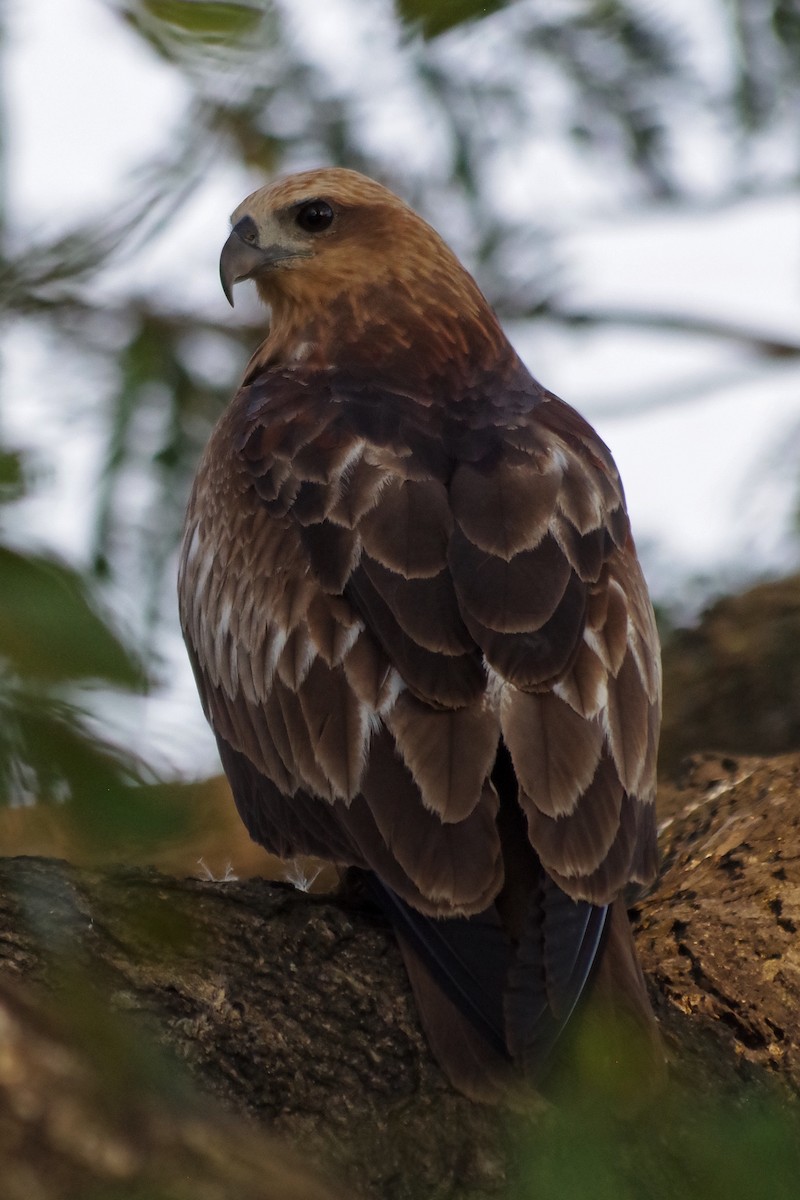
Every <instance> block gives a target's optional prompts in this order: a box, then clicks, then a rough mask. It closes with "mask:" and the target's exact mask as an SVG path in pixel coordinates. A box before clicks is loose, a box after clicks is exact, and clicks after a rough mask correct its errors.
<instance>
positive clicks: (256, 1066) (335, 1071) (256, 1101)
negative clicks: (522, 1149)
mask: <svg viewBox="0 0 800 1200" xmlns="http://www.w3.org/2000/svg"><path fill="white" fill-rule="evenodd" d="M798 785H800V758H799V757H797V756H792V757H787V758H783V759H775V760H756V759H740V760H737V761H734V760H731V759H719V758H696V759H694V760H692V762H691V764H690V765H689V766H688V767H687V769H686V771H685V773H684V777H683V779H682V781H681V783H680V785H679V786H676V787H675V788H672V789H664V793H663V798H662V808H661V812H662V818H663V820H664V822H665V827H664V830H663V833H662V848H663V854H664V866H663V871H662V874H661V878H660V880H659V883H658V886H657V888H656V889H655V890H654V892H653V893H652V895H650V896H649V897H647V898H646V899H645V900H643V901H642V902H641V903H640V905H639V907H638V910H637V914H638V917H637V919H638V925H639V932H638V945H639V948H640V952H641V955H642V959H643V963H644V967H645V971H646V973H647V975H648V978H649V980H650V982H651V984H652V990H653V996H654V1001H655V1004H656V1007H657V1011H658V1014H659V1016H660V1018H661V1020H662V1024H663V1028H664V1031H665V1036H666V1039H667V1043H668V1045H669V1049H670V1053H671V1056H672V1059H673V1064H674V1065H673V1073H674V1076H675V1077H676V1078H677V1079H678V1080H679V1081H681V1082H682V1083H683V1084H684V1085H686V1086H687V1087H689V1088H691V1089H692V1092H693V1094H698V1093H699V1092H703V1091H709V1092H710V1091H719V1089H720V1088H722V1089H724V1090H725V1091H729V1092H731V1091H732V1092H737V1091H739V1090H741V1089H748V1088H761V1087H762V1086H763V1085H764V1083H765V1082H767V1083H769V1081H770V1080H774V1081H775V1082H776V1084H777V1085H778V1086H779V1087H781V1088H783V1087H785V1089H786V1095H787V1099H788V1098H789V1097H791V1096H792V1095H793V1094H794V1093H795V1092H796V1091H797V1089H798V1087H800V1028H798V1021H797V1013H798V1010H799V1009H800V1004H799V1002H800V948H798V938H797V933H796V930H797V926H798V924H800V799H799V798H798ZM9 988H10V991H9V990H8V989H9ZM20 989H21V992H20ZM23 996H24V997H25V998H24V999H23V998H22V997H23ZM32 1001H33V1002H35V1006H36V1008H37V1009H40V1008H42V1007H44V1008H46V1009H48V1010H49V1011H51V1012H52V1011H55V1012H61V1013H62V1014H63V1015H62V1019H61V1020H60V1021H59V1022H57V1024H56V1026H53V1025H52V1024H51V1023H50V1018H47V1019H46V1020H44V1019H42V1018H40V1017H39V1016H38V1015H37V1014H36V1013H35V1012H34V1009H33V1008H32V1007H31V1002H32ZM131 1026H133V1027H134V1028H135V1029H137V1030H141V1029H142V1028H144V1029H145V1030H146V1031H147V1036H144V1035H143V1034H138V1033H137V1035H136V1037H135V1041H133V1042H131V1040H130V1038H131V1034H130V1028H131ZM151 1035H154V1040H155V1041H156V1042H158V1043H160V1045H161V1046H162V1048H166V1050H167V1053H168V1054H169V1055H170V1056H172V1058H171V1059H169V1058H168V1059H167V1067H166V1069H165V1065H164V1060H163V1057H158V1056H154V1055H153V1053H152V1052H151V1051H150V1050H149V1049H148V1046H149V1039H150V1037H151ZM134 1046H135V1047H136V1049H135V1052H133V1049H132V1047H134ZM67 1047H69V1048H67ZM176 1059H177V1060H181V1062H182V1064H183V1066H180V1065H178V1064H177V1063H175V1060H176ZM170 1062H172V1063H173V1065H169V1064H170ZM31 1064H32V1065H31ZM184 1073H185V1075H186V1076H187V1078H191V1079H193V1081H194V1084H195V1085H199V1090H200V1091H202V1092H204V1093H206V1094H209V1095H210V1096H212V1097H214V1098H215V1099H214V1100H213V1101H206V1100H203V1101H198V1100H197V1098H196V1096H195V1098H191V1097H190V1096H188V1090H187V1088H186V1086H185V1084H184V1083H183V1082H180V1084H178V1083H176V1079H179V1078H180V1077H182V1076H183V1074H184ZM21 1079H24V1080H25V1088H27V1091H25V1090H22V1091H21V1090H20V1087H21V1085H20V1080H21ZM112 1080H113V1083H112V1082H111V1081H112ZM98 1081H99V1082H98ZM20 1097H22V1099H21V1098H20ZM26 1097H27V1099H26ZM220 1102H221V1104H222V1105H223V1106H224V1107H225V1108H226V1109H227V1110H228V1116H226V1117H225V1118H224V1120H222V1121H221V1119H220V1117H219V1116H218V1115H214V1110H213V1109H212V1110H211V1111H209V1110H208V1109H207V1104H219V1103H220ZM64 1113H66V1114H67V1115H66V1116H64ZM67 1118H69V1121H71V1122H72V1124H69V1121H68V1120H67ZM65 1122H66V1124H65ZM204 1123H205V1124H204ZM526 1125H527V1128H528V1131H529V1136H530V1137H531V1138H533V1139H535V1138H536V1120H535V1117H532V1118H531V1119H529V1120H526ZM256 1127H259V1130H260V1131H259V1132H257V1131H256ZM65 1128H67V1129H68V1131H69V1132H68V1135H65V1134H64V1132H63V1130H64V1129H65ZM84 1129H85V1130H86V1132H85V1134H81V1132H80V1131H81V1130H84ZM504 1129H505V1122H504V1119H503V1117H502V1115H501V1114H498V1113H497V1112H496V1111H494V1110H490V1109H486V1108H482V1107H480V1106H477V1105H474V1104H472V1103H470V1102H469V1101H467V1100H465V1099H463V1098H462V1097H460V1096H458V1095H456V1094H454V1093H453V1092H452V1090H451V1089H450V1088H449V1086H448V1084H447V1082H446V1081H445V1079H444V1078H443V1077H442V1075H441V1073H440V1072H439V1070H438V1068H437V1067H436V1064H435V1063H434V1062H433V1061H432V1060H431V1057H430V1055H429V1053H428V1050H427V1048H426V1045H425V1042H424V1039H423V1037H422V1034H421V1032H420V1030H419V1027H418V1025H417V1021H416V1017H415V1013H414V1008H413V1004H412V1002H411V998H410V995H409V992H408V988H407V984H406V980H405V975H404V971H403V968H402V964H401V961H400V957H399V954H398V952H397V949H396V947H395V945H394V942H393V939H392V937H391V935H390V934H389V933H388V931H387V930H386V929H385V928H384V927H383V925H382V923H381V922H380V920H379V919H378V918H377V917H375V916H373V915H372V914H370V912H369V911H366V910H364V909H361V908H360V907H358V906H355V905H353V904H346V903H344V902H342V901H337V900H335V899H331V898H325V897H311V896H307V895H305V894H303V893H300V892H296V891H293V890H291V889H290V888H288V887H286V886H281V885H276V884H270V883H266V882H263V881H259V880H251V881H248V882H245V883H225V884H222V883H201V882H198V881H195V880H177V879H172V878H169V877H166V876H163V875H160V874H158V873H156V872H154V871H147V870H136V871H125V870H120V871H105V872H94V871H87V870H77V869H74V868H71V867H68V866H67V865H66V864H64V863H61V862H58V861H55V860H47V859H34V858H16V859H0V1157H2V1158H3V1161H4V1163H5V1162H11V1163H12V1165H13V1164H14V1163H16V1165H17V1168H18V1169H19V1170H20V1171H22V1172H23V1174H24V1172H27V1174H24V1180H23V1182H24V1185H25V1187H23V1188H22V1189H21V1190H20V1188H18V1190H17V1192H10V1191H9V1192H8V1195H9V1196H11V1197H13V1200H17V1196H18V1195H19V1196H23V1195H24V1196H26V1197H27V1196H30V1197H34V1198H35V1197H41V1198H42V1200H51V1197H52V1198H53V1200H56V1198H59V1200H60V1198H61V1197H65V1196H77V1195H80V1196H82V1197H83V1196H84V1195H87V1196H89V1195H94V1194H95V1193H93V1192H92V1191H91V1190H90V1187H89V1184H91V1186H92V1187H95V1189H98V1188H99V1189H100V1190H96V1194H97V1195H98V1196H101V1195H102V1196H104V1197H107V1196H114V1197H117V1196H123V1195H124V1196H126V1197H127V1196H129V1195H130V1196H131V1197H133V1196H141V1197H144V1196H146V1197H148V1200H151V1198H154V1197H158V1196H160V1195H162V1193H161V1192H159V1191H157V1190H154V1185H153V1183H152V1180H154V1179H157V1180H160V1185H159V1186H163V1187H164V1188H165V1189H166V1190H164V1191H163V1195H164V1196H173V1195H175V1196H179V1197H182V1196H183V1195H184V1192H181V1191H177V1190H175V1188H174V1187H173V1184H172V1182H171V1181H173V1180H174V1179H175V1180H181V1181H183V1182H182V1184H181V1186H185V1187H186V1189H187V1190H186V1193H185V1194H186V1195H192V1196H196V1197H201V1198H202V1197H206V1196H208V1197H209V1200H217V1197H227V1196H228V1195H237V1196H238V1197H244V1198H249V1197H250V1196H265V1197H266V1196H272V1195H276V1196H277V1195H281V1196H285V1197H293V1196H295V1195H297V1196H301V1195H304V1196H308V1197H309V1198H311V1197H313V1196H317V1195H319V1196H323V1195H325V1194H326V1193H325V1191H324V1190H322V1188H323V1185H321V1184H320V1185H317V1184H312V1183H308V1182H306V1181H305V1180H304V1177H300V1181H299V1182H297V1180H295V1182H294V1183H289V1182H286V1181H287V1180H291V1179H295V1176H293V1175H292V1174H291V1172H292V1170H293V1168H292V1167H291V1166H290V1167H284V1165H283V1162H282V1159H281V1158H280V1157H279V1156H277V1155H276V1154H275V1152H274V1151H273V1150H272V1148H271V1147H269V1146H267V1147H265V1146H264V1144H263V1142H262V1140H261V1139H262V1138H263V1136H264V1133H263V1131H266V1132H268V1133H269V1135H270V1136H271V1137H274V1138H277V1139H279V1140H280V1141H281V1142H282V1143H284V1144H286V1145H288V1146H290V1147H293V1148H294V1150H295V1152H296V1151H297V1150H298V1149H299V1151H300V1152H301V1154H302V1158H303V1160H304V1162H305V1163H306V1164H313V1166H314V1167H315V1169H316V1171H317V1172H318V1174H319V1176H320V1177H321V1178H322V1179H325V1180H330V1179H333V1180H336V1181H338V1182H337V1183H335V1184H328V1183H326V1184H325V1185H324V1186H325V1187H329V1186H331V1187H332V1186H338V1187H339V1188H340V1189H341V1191H342V1193H343V1194H345V1195H348V1194H350V1195H352V1194H354V1191H355V1190H357V1191H358V1192H360V1193H362V1194H364V1195H366V1196H370V1197H391V1198H393V1200H394V1198H397V1200H399V1198H402V1197H412V1196H425V1197H449V1196H456V1195H458V1196H459V1197H464V1196H472V1197H479V1196H487V1197H488V1196H491V1195H497V1194H501V1193H502V1192H503V1191H504V1189H505V1187H506V1169H507V1168H506V1161H507V1138H506V1134H505V1132H504ZM187 1130H188V1132H187ZM204 1131H205V1132H204ZM212 1134H213V1136H212ZM126 1138H127V1139H128V1140H127V1142H126V1140H125V1139H126ZM224 1145H227V1146H228V1147H230V1148H231V1149H230V1150H229V1151H226V1152H223V1150H222V1149H221V1147H223V1146H224ZM81 1146H84V1147H87V1146H88V1147H89V1150H87V1151H86V1152H84V1151H82V1150H80V1149H79V1148H80V1147H81ZM226 1163H227V1166H228V1168H229V1169H228V1170H227V1173H226V1170H225V1166H226ZM230 1163H235V1164H236V1167H235V1172H234V1170H233V1168H232V1167H230ZM104 1164H105V1165H104ZM109 1164H111V1165H110V1166H109ZM273 1167H274V1168H275V1170H276V1171H278V1172H279V1175H278V1177H277V1183H275V1184H274V1186H273V1183H272V1182H271V1180H270V1177H269V1170H270V1169H272V1168H273ZM148 1171H149V1172H151V1175H152V1179H151V1176H149V1175H146V1172H148ZM284 1171H288V1172H289V1174H288V1175H284V1174H280V1172H284ZM81 1172H84V1173H85V1182H86V1186H85V1187H82V1186H81V1185H80V1179H81ZM104 1172H105V1174H104ZM192 1172H194V1175H192ZM237 1172H238V1174H236V1173H237ZM234 1176H235V1177H234ZM9 1177H10V1176H9ZM20 1178H23V1176H20ZM148 1179H151V1182H150V1183H148V1182H147V1180H148ZM76 1180H77V1181H78V1183H76V1182H75V1181H76ZM193 1180H194V1182H192V1181H193ZM187 1181H188V1182H187ZM34 1184H36V1187H34ZM101 1184H102V1187H101ZM112 1185H113V1188H116V1190H113V1189H112V1190H109V1189H111V1188H112ZM175 1186H177V1185H175ZM317 1186H319V1189H320V1190H318V1191H315V1190H313V1189H314V1188H315V1187H317ZM170 1187H173V1190H169V1188H170ZM226 1187H227V1188H228V1189H229V1190H225V1188H226ZM291 1187H295V1191H292V1190H291ZM25 1188H27V1190H25ZM37 1188H38V1190H37ZM103 1188H104V1189H105V1190H103ZM136 1188H139V1189H140V1190H135V1189H136ZM215 1188H216V1190H214V1189H215ZM270 1188H272V1190H270ZM70 1189H71V1190H70ZM125 1189H128V1190H125ZM248 1189H249V1190H248ZM259 1189H260V1190H259Z"/></svg>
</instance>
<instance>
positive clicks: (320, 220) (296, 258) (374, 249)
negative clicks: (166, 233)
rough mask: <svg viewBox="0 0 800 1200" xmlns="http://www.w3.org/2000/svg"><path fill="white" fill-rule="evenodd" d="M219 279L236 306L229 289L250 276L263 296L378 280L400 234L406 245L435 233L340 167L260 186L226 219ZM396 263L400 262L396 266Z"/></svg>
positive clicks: (396, 201) (389, 196)
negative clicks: (228, 227)
mask: <svg viewBox="0 0 800 1200" xmlns="http://www.w3.org/2000/svg"><path fill="white" fill-rule="evenodd" d="M231 225H232V226H233V228H232V231H231V234H230V237H229V238H228V240H227V242H226V243H225V245H224V247H223V249H222V255H221V258H220V278H221V280H222V287H223V290H224V292H225V295H226V296H227V298H228V301H229V302H230V303H231V304H233V285H234V284H235V283H238V281H239V280H241V279H253V280H254V281H255V282H256V284H257V286H258V289H259V292H260V293H261V294H262V296H263V298H264V299H265V300H266V301H267V302H268V303H272V302H274V301H275V299H276V298H278V297H280V296H291V295H293V294H296V295H297V296H298V298H300V297H301V296H302V295H303V293H304V292H305V291H306V289H307V288H308V287H309V286H311V287H313V288H314V289H316V290H317V291H319V290H320V289H324V290H328V289H329V288H330V287H331V286H335V287H337V288H339V287H342V286H348V285H350V286H352V284H353V283H354V282H356V281H359V282H364V281H366V280H369V279H370V278H371V279H374V280H375V281H378V280H381V279H382V278H383V277H384V276H385V273H386V267H387V263H388V261H389V259H390V258H391V257H392V255H393V252H394V250H395V249H396V243H397V238H398V235H399V236H400V237H401V238H402V237H403V236H405V240H406V242H407V244H408V246H409V247H410V246H411V245H412V243H415V242H418V241H419V240H420V236H421V235H424V234H427V236H428V237H429V238H430V239H431V240H433V241H435V242H440V239H439V238H438V236H437V235H436V234H435V233H434V231H433V230H432V229H431V228H430V227H429V226H427V225H426V224H425V222H424V221H422V220H421V218H419V217H417V216H416V214H415V213H413V212H412V210H411V209H410V208H409V207H408V205H406V204H404V203H403V201H402V200H400V199H399V198H398V197H397V196H395V195H393V194H392V192H390V191H389V190H388V189H387V188H384V187H381V185H380V184H378V183H375V182H374V181H373V180H372V179H368V178H367V177H366V176H365V175H359V174H358V173H357V172H356V171H345V170H342V169H339V168H330V169H328V170H319V171H304V172H302V173H301V174H299V175H291V176H289V177H288V178H286V179H280V180H278V181H277V182H276V183H273V184H270V185H269V186H267V187H263V188H259V190H258V191H257V192H253V194H252V195H250V196H248V197H247V199H246V200H243V201H242V203H241V204H240V205H239V207H238V208H237V209H236V211H235V212H234V213H233V215H232V217H231ZM396 265H397V264H396Z"/></svg>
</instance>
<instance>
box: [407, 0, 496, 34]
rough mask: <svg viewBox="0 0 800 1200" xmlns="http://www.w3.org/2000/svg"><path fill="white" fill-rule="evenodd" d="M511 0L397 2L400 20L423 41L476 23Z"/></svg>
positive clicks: (412, 0)
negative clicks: (470, 22)
mask: <svg viewBox="0 0 800 1200" xmlns="http://www.w3.org/2000/svg"><path fill="white" fill-rule="evenodd" d="M509 2H510V0H397V11H398V14H399V16H400V19H401V20H402V21H404V22H405V23H406V24H407V25H412V26H414V27H415V28H418V29H420V30H421V31H422V34H423V36H424V37H426V38H434V37H438V35H439V34H440V33H446V32H447V30H448V29H454V28H455V27H456V25H463V24H464V23H465V22H467V21H478V20H480V19H481V18H482V17H488V16H489V15H490V14H491V13H494V12H498V11H499V10H500V9H501V8H505V7H506V5H507V4H508V3H509Z"/></svg>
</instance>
